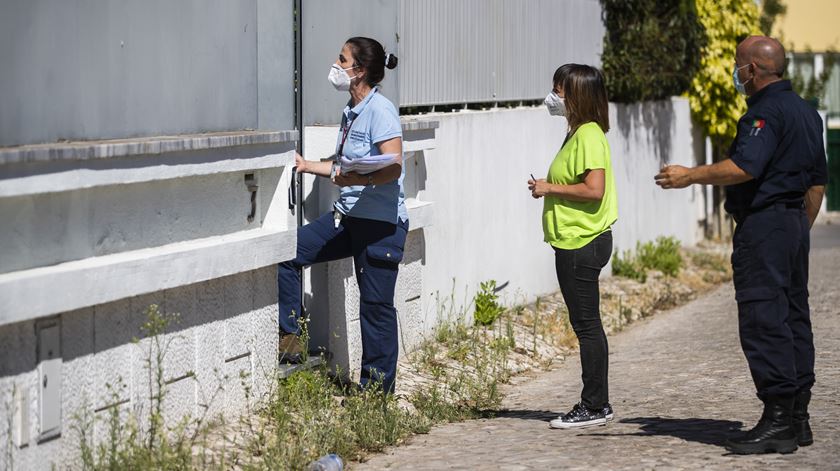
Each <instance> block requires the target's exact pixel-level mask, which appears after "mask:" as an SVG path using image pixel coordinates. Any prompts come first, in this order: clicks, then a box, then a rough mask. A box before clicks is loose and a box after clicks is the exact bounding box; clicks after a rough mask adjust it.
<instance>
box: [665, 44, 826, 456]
mask: <svg viewBox="0 0 840 471" xmlns="http://www.w3.org/2000/svg"><path fill="white" fill-rule="evenodd" d="M784 70H785V51H784V48H783V47H782V45H781V44H780V43H779V42H778V41H777V40H775V39H773V38H768V37H764V36H753V37H750V38H747V39H745V40H744V41H743V42H742V43H741V44H739V45H738V49H737V51H736V55H735V66H734V70H733V81H734V83H735V87H736V88H737V89H738V90H739V91H740V92H741V93H742V94H744V95H747V96H748V97H749V98H747V104H748V110H747V113H746V114H745V115H744V116H743V117H741V119H740V121H739V122H738V134H737V137H736V138H735V141H734V142H733V143H732V146H731V147H730V148H729V158H728V159H727V160H724V161H722V162H718V163H715V164H713V165H704V166H700V167H695V168H686V167H681V166H678V165H669V166H666V167H665V168H663V169H662V170H661V171H660V173H659V174H658V175H656V177H655V180H656V183H657V184H658V185H660V186H661V187H662V188H684V187H686V186H688V185H690V184H694V183H700V184H709V185H726V186H727V187H726V210H727V211H728V212H729V213H730V214H732V216H733V217H734V219H735V222H736V223H737V227H736V229H735V234H734V236H733V239H732V245H733V252H732V269H733V272H734V280H733V281H734V283H735V299H736V301H737V302H738V327H739V334H740V338H741V347H742V348H743V350H744V354H745V356H746V357H747V363H748V364H749V367H750V373H751V374H752V377H753V381H754V382H755V386H756V389H757V390H758V397H759V398H760V399H761V400H762V402H764V413H763V414H762V416H761V420H759V422H758V424H757V425H756V426H755V427H754V428H753V429H752V430H749V431H747V432H746V433H743V434H741V435H740V436H738V437H733V438H730V439H729V440H727V441H726V447H727V449H729V450H730V451H732V452H735V453H742V454H748V453H765V452H779V453H790V452H792V451H795V450H796V448H797V445H800V446H807V445H810V444H811V443H813V438H812V434H811V429H810V427H809V425H808V418H809V416H808V402H809V401H810V398H811V386H813V384H814V341H813V334H812V332H811V320H810V311H809V308H808V252H809V249H810V237H809V232H810V227H811V225H812V224H813V223H814V220H815V219H816V217H817V213H818V212H819V208H820V205H821V204H822V198H823V193H824V190H825V184H826V181H827V170H826V158H825V147H824V144H823V125H822V120H821V118H820V116H819V114H818V113H817V112H816V110H814V108H813V107H812V106H811V105H809V104H808V103H806V102H805V101H804V100H802V99H801V98H800V97H799V96H798V95H796V93H795V92H794V91H793V90H792V89H791V84H790V81H788V80H782V75H783V74H784Z"/></svg>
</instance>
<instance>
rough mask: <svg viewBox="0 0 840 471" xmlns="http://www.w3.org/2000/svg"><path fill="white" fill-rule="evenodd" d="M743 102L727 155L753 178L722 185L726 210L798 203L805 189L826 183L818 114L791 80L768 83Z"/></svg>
mask: <svg viewBox="0 0 840 471" xmlns="http://www.w3.org/2000/svg"><path fill="white" fill-rule="evenodd" d="M747 105H748V109H747V113H746V114H744V116H743V117H741V119H740V121H738V135H737V136H736V137H735V141H734V142H733V143H732V146H730V148H729V158H731V159H732V162H734V163H735V165H737V166H738V167H740V168H741V170H743V171H745V172H747V173H749V174H750V176H752V177H753V179H752V180H750V181H747V182H744V183H740V184H737V185H730V186H727V187H726V204H725V207H726V210H727V211H728V212H729V213H733V214H737V213H739V212H744V211H756V210H760V209H763V208H766V207H768V206H770V205H772V204H774V203H793V204H796V203H800V202H802V201H803V200H804V196H805V192H806V191H808V188H810V187H812V186H815V185H825V184H826V182H827V180H828V171H827V168H826V167H827V165H826V159H825V145H824V143H823V122H822V118H820V115H819V113H817V111H816V110H815V109H814V107H813V106H811V105H810V104H808V103H807V102H806V101H805V100H803V99H802V98H800V97H799V95H797V94H796V93H795V92H794V91H793V89H792V88H791V85H790V81H788V80H780V81H778V82H774V83H771V84H770V85H767V86H766V87H764V88H762V89H761V90H759V91H758V92H757V93H755V94H754V95H753V96H751V97H749V98H747Z"/></svg>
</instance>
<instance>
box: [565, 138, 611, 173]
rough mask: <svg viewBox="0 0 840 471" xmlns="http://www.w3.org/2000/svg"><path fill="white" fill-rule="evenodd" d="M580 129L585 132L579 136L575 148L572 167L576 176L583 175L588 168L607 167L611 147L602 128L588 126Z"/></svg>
mask: <svg viewBox="0 0 840 471" xmlns="http://www.w3.org/2000/svg"><path fill="white" fill-rule="evenodd" d="M578 131H584V132H583V133H582V134H581V135H580V136H579V137H578V140H577V141H578V142H577V148H576V149H575V155H574V164H573V167H572V168H573V170H574V174H575V176H576V177H577V176H580V175H583V174H584V173H585V172H586V171H587V170H596V169H606V168H607V163H608V162H607V161H608V160H609V158H610V149H609V145H608V144H607V138H606V136H605V135H604V133H603V132H602V131H601V128H599V127H587V128H586V129H579V130H578Z"/></svg>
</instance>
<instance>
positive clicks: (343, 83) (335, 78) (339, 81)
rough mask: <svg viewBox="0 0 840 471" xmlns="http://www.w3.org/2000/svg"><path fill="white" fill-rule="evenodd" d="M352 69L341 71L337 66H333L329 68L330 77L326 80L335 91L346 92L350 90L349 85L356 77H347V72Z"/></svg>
mask: <svg viewBox="0 0 840 471" xmlns="http://www.w3.org/2000/svg"><path fill="white" fill-rule="evenodd" d="M352 68H353V67H348V68H346V69H342V68H341V67H339V66H338V64H333V65H332V67H330V75H329V77H328V80H329V81H330V83H331V84H332V85H333V87H335V89H336V90H339V91H342V92H346V91H348V90H350V83H351V82H352V81H353V79H354V78H356V77H350V76H349V75H347V71H348V70H350V69H352Z"/></svg>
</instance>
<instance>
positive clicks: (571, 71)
mask: <svg viewBox="0 0 840 471" xmlns="http://www.w3.org/2000/svg"><path fill="white" fill-rule="evenodd" d="M563 94H564V95H565V97H566V118H567V119H568V120H569V128H570V133H572V134H574V132H575V131H577V129H578V128H579V127H580V126H581V125H583V124H586V123H590V122H595V123H598V126H600V127H601V130H602V131H604V132H607V131H609V130H610V111H609V104H608V102H607V88H606V87H605V86H604V76H603V75H601V72H600V71H599V70H598V69H596V68H595V67H590V66H588V65H579V64H571V65H570V67H569V68H568V70H567V75H566V79H565V80H563Z"/></svg>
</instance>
